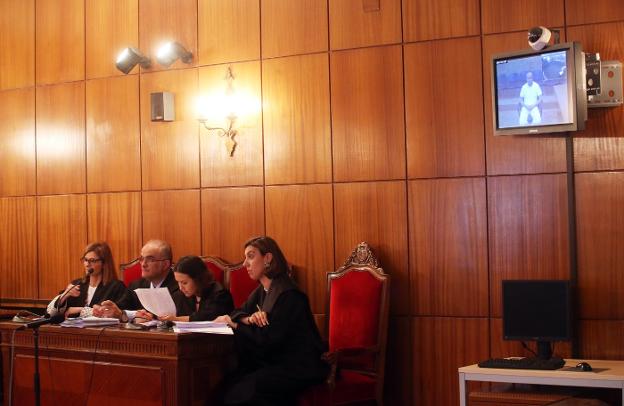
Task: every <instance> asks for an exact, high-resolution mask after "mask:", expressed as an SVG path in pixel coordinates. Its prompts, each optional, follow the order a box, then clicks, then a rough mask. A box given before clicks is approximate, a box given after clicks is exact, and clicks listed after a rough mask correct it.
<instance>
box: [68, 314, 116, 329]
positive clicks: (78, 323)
mask: <svg viewBox="0 0 624 406" xmlns="http://www.w3.org/2000/svg"><path fill="white" fill-rule="evenodd" d="M117 324H119V320H118V319H115V318H111V317H93V316H90V317H76V318H68V319H66V320H65V321H64V322H62V323H61V327H77V328H84V327H101V326H114V325H117Z"/></svg>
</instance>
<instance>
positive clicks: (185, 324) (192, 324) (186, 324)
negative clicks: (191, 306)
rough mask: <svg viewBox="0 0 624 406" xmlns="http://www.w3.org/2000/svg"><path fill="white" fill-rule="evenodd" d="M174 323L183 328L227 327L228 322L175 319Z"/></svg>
mask: <svg viewBox="0 0 624 406" xmlns="http://www.w3.org/2000/svg"><path fill="white" fill-rule="evenodd" d="M174 324H175V326H176V327H178V328H181V329H187V328H219V327H227V323H217V322H214V321H174Z"/></svg>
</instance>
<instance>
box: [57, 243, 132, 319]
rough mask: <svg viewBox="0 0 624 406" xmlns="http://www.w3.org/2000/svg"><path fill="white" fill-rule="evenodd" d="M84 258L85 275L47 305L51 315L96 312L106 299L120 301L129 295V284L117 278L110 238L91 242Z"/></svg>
mask: <svg viewBox="0 0 624 406" xmlns="http://www.w3.org/2000/svg"><path fill="white" fill-rule="evenodd" d="M80 261H81V263H82V265H83V267H84V271H85V275H84V277H83V278H82V279H76V280H74V281H72V282H71V283H70V284H69V285H67V287H66V288H65V290H64V291H63V292H61V293H59V295H58V296H56V297H55V298H54V299H52V301H51V302H50V303H49V304H48V308H47V313H48V314H49V315H50V316H56V315H57V314H62V315H65V316H67V317H69V316H82V317H88V316H91V315H92V314H93V306H95V305H97V304H99V303H101V302H102V301H104V300H112V301H118V300H120V299H121V298H122V297H124V296H125V295H126V286H125V285H124V284H123V282H122V281H120V280H119V279H118V278H117V271H116V270H115V260H114V259H113V254H112V252H111V249H110V246H109V245H108V244H107V243H106V242H94V243H91V244H89V245H88V246H87V248H85V250H84V253H83V254H82V257H81V258H80Z"/></svg>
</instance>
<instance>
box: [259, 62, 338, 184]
mask: <svg viewBox="0 0 624 406" xmlns="http://www.w3.org/2000/svg"><path fill="white" fill-rule="evenodd" d="M262 69H263V71H262V80H263V85H262V97H263V99H264V102H263V105H264V106H265V107H264V112H263V113H264V154H265V174H266V183H267V184H276V183H313V182H330V181H331V128H330V112H329V60H328V57H327V55H326V54H317V55H305V56H295V57H290V58H278V59H272V60H269V61H265V62H264V63H263V66H262Z"/></svg>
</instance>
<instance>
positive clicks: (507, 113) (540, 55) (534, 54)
mask: <svg viewBox="0 0 624 406" xmlns="http://www.w3.org/2000/svg"><path fill="white" fill-rule="evenodd" d="M492 69H493V70H492V98H493V110H494V111H493V114H492V116H493V119H494V135H513V134H543V133H554V132H562V131H577V130H582V129H584V128H585V120H586V119H587V90H586V85H585V57H584V54H583V52H582V49H581V45H580V44H579V43H578V42H568V43H565V44H557V45H553V46H551V47H548V48H545V49H542V50H540V51H534V50H532V49H530V50H522V51H516V52H507V53H501V54H496V55H493V56H492Z"/></svg>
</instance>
